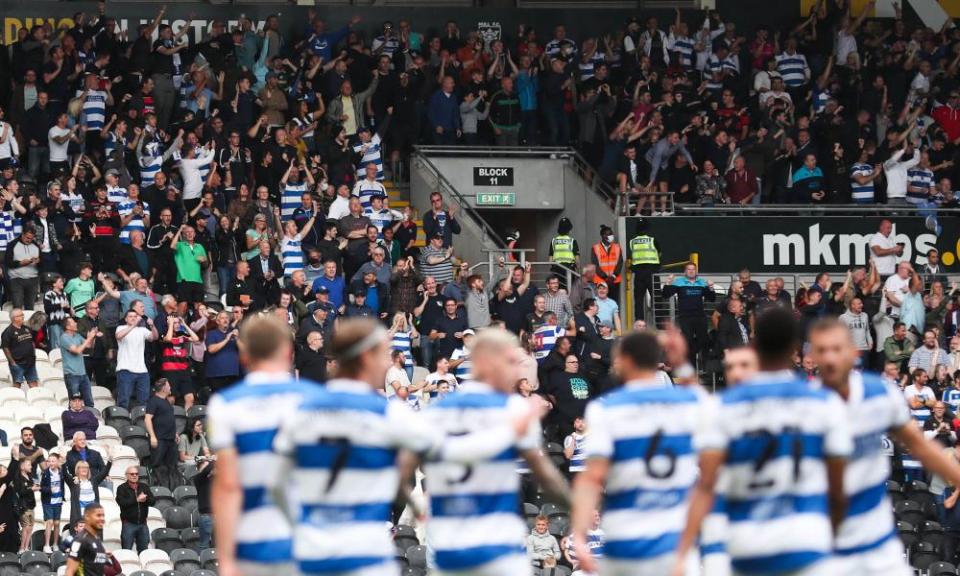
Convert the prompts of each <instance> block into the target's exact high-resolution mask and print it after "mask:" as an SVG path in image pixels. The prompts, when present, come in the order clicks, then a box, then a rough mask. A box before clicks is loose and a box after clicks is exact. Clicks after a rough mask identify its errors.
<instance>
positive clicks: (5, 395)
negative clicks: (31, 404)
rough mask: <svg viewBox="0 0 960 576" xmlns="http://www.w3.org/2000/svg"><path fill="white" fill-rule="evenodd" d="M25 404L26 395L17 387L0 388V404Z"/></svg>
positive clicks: (11, 405)
mask: <svg viewBox="0 0 960 576" xmlns="http://www.w3.org/2000/svg"><path fill="white" fill-rule="evenodd" d="M26 405H27V395H26V394H24V393H23V390H20V389H19V388H0V406H3V407H4V408H20V407H23V406H26Z"/></svg>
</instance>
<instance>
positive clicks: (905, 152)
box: [880, 139, 920, 275]
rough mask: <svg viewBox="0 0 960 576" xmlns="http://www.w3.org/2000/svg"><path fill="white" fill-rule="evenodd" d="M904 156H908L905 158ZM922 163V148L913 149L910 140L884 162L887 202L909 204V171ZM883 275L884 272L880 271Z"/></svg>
mask: <svg viewBox="0 0 960 576" xmlns="http://www.w3.org/2000/svg"><path fill="white" fill-rule="evenodd" d="M904 157H907V159H906V160H904ZM919 163H920V150H919V149H911V146H910V140H909V139H906V140H904V142H903V148H901V149H900V150H897V151H896V152H894V153H893V155H892V156H890V159H889V160H887V161H886V162H884V163H883V172H884V174H885V175H886V178H887V204H891V205H905V204H907V187H908V183H909V171H910V169H911V168H913V167H914V166H916V165H917V164H919ZM880 274H881V275H883V272H882V271H881V273H880Z"/></svg>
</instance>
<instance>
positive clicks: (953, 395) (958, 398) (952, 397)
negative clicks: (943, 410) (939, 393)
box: [943, 388, 960, 414]
mask: <svg viewBox="0 0 960 576" xmlns="http://www.w3.org/2000/svg"><path fill="white" fill-rule="evenodd" d="M943 403H944V404H946V405H948V406H950V411H951V412H953V413H954V414H956V413H957V411H960V388H947V389H946V390H944V391H943Z"/></svg>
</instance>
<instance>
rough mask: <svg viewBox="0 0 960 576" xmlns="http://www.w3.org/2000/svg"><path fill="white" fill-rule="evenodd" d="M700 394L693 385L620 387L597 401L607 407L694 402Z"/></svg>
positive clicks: (697, 400)
mask: <svg viewBox="0 0 960 576" xmlns="http://www.w3.org/2000/svg"><path fill="white" fill-rule="evenodd" d="M700 400H701V395H700V394H698V393H697V391H696V389H695V388H693V387H686V386H656V387H645V388H639V387H629V388H628V387H622V388H620V389H618V390H614V391H613V392H610V393H609V394H606V395H604V396H602V397H601V398H600V399H599V400H598V401H597V403H598V404H599V405H601V406H604V407H607V408H614V407H618V406H629V405H640V404H694V403H697V402H699V401H700Z"/></svg>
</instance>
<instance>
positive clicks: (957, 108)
mask: <svg viewBox="0 0 960 576" xmlns="http://www.w3.org/2000/svg"><path fill="white" fill-rule="evenodd" d="M931 116H933V119H934V120H936V121H937V124H939V125H940V127H941V128H943V131H944V132H946V133H947V139H948V140H951V141H953V140H956V139H957V138H960V92H957V91H953V92H950V99H949V100H947V103H946V104H944V105H942V106H937V107H936V108H934V109H933V112H932V113H931Z"/></svg>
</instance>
